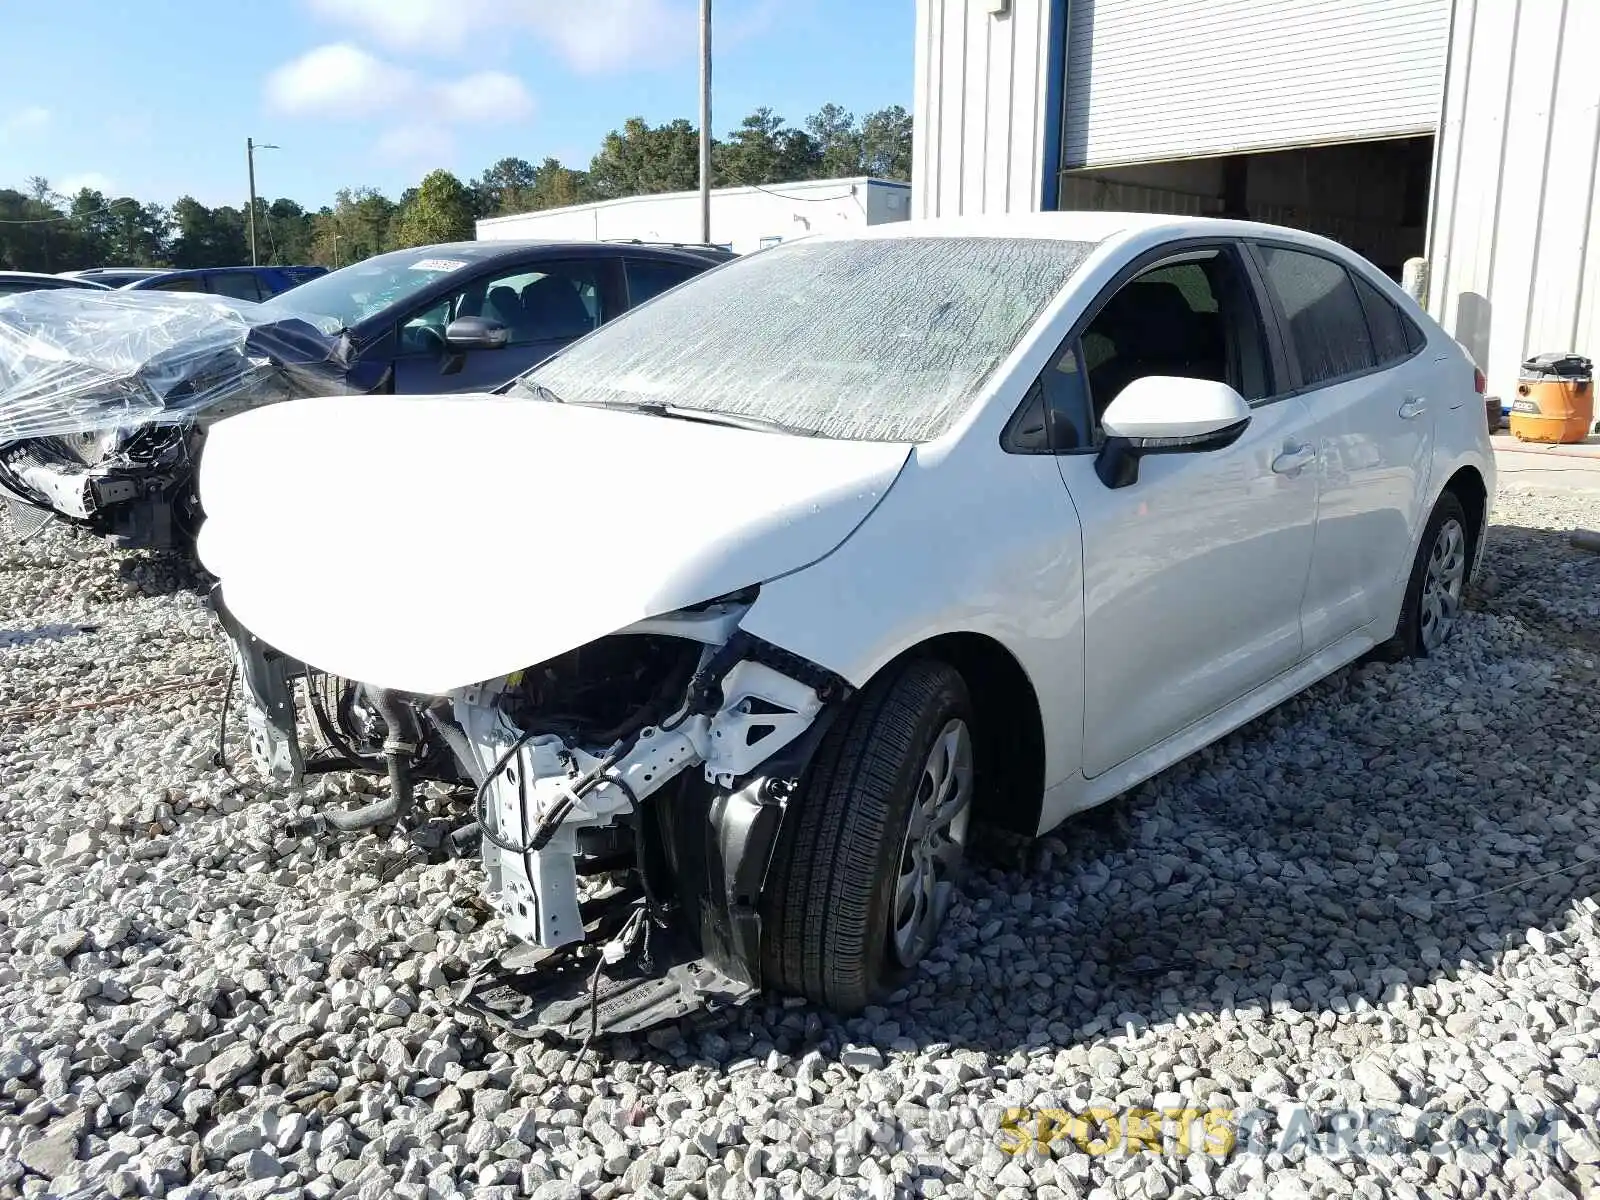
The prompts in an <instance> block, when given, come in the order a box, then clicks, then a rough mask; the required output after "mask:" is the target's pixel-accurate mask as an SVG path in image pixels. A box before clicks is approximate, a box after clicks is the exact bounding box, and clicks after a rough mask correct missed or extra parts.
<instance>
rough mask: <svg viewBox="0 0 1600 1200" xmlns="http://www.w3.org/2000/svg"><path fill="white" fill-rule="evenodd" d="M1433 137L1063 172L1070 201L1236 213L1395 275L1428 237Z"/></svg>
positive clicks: (1124, 208) (1067, 204) (1071, 204)
mask: <svg viewBox="0 0 1600 1200" xmlns="http://www.w3.org/2000/svg"><path fill="white" fill-rule="evenodd" d="M1432 164H1433V138H1432V137H1431V136H1428V137H1410V138H1388V139H1385V140H1383V141H1376V142H1351V143H1348V144H1345V145H1338V146H1312V147H1307V148H1305V149H1301V150H1276V151H1270V152H1267V153H1261V154H1230V155H1226V156H1223V157H1217V158H1195V159H1183V160H1180V161H1177V162H1158V163H1129V164H1126V165H1123V166H1117V167H1099V168H1091V169H1088V170H1078V171H1068V172H1065V173H1063V175H1062V178H1061V186H1060V189H1059V193H1058V200H1057V203H1058V205H1059V207H1061V208H1063V209H1075V208H1090V209H1101V210H1105V211H1112V212H1158V213H1173V214H1176V215H1183V216H1196V217H1238V218H1242V219H1245V220H1251V221H1266V222H1268V223H1270V224H1273V225H1288V226H1290V227H1292V228H1295V229H1305V230H1309V231H1310V232H1312V233H1320V234H1322V235H1323V236H1324V237H1330V238H1333V239H1334V240H1335V241H1338V242H1343V243H1344V244H1345V245H1346V246H1349V247H1350V248H1351V249H1352V250H1354V251H1356V253H1358V254H1361V255H1363V256H1365V257H1366V258H1368V259H1370V260H1371V261H1372V262H1373V264H1374V265H1376V266H1377V267H1378V268H1380V269H1381V270H1383V271H1385V272H1387V273H1388V274H1389V275H1390V276H1391V277H1392V278H1394V279H1396V280H1398V279H1399V278H1400V276H1401V271H1402V268H1403V267H1404V265H1405V261H1406V259H1408V258H1412V257H1415V256H1417V255H1420V254H1422V252H1423V250H1424V247H1425V245H1426V242H1427V221H1428V181H1429V174H1430V172H1431V169H1432Z"/></svg>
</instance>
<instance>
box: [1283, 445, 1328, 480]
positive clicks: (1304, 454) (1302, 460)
mask: <svg viewBox="0 0 1600 1200" xmlns="http://www.w3.org/2000/svg"><path fill="white" fill-rule="evenodd" d="M1316 461H1317V449H1316V447H1315V446H1312V445H1309V444H1306V445H1300V446H1290V447H1289V448H1288V449H1286V450H1285V451H1284V452H1283V453H1282V454H1280V455H1278V457H1277V458H1275V459H1273V460H1272V469H1273V471H1274V472H1276V473H1277V474H1279V475H1298V474H1299V473H1300V472H1301V470H1302V469H1304V468H1305V467H1307V466H1308V465H1310V464H1311V463H1314V462H1316Z"/></svg>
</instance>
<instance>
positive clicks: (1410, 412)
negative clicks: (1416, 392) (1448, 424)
mask: <svg viewBox="0 0 1600 1200" xmlns="http://www.w3.org/2000/svg"><path fill="white" fill-rule="evenodd" d="M1427 411H1428V402H1427V401H1426V400H1424V399H1423V398H1422V397H1421V396H1407V397H1406V400H1405V403H1404V404H1402V405H1401V406H1400V416H1401V418H1402V419H1404V420H1407V421H1410V420H1414V419H1415V418H1417V417H1420V416H1421V415H1422V414H1423V413H1425V412H1427Z"/></svg>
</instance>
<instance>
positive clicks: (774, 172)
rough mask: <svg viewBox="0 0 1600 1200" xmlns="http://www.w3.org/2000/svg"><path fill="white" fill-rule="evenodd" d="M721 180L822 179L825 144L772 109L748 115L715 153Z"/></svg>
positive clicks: (718, 179) (740, 183)
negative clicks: (795, 126) (792, 124)
mask: <svg viewBox="0 0 1600 1200" xmlns="http://www.w3.org/2000/svg"><path fill="white" fill-rule="evenodd" d="M712 157H713V161H714V162H715V164H716V166H717V170H716V175H717V182H719V183H723V184H731V185H734V186H739V185H749V184H763V183H790V182H793V181H795V180H800V179H816V178H819V176H818V174H817V172H818V169H819V168H820V167H821V165H822V147H821V146H820V145H819V144H818V142H817V140H816V139H815V138H813V137H812V136H811V135H810V134H808V133H806V132H805V131H804V130H800V129H792V128H790V127H789V126H788V125H786V124H785V123H784V120H783V118H782V117H780V116H777V115H776V114H774V113H773V111H772V110H771V109H770V108H758V109H756V111H755V112H753V113H751V114H750V115H749V116H748V117H746V118H745V119H744V120H743V121H742V122H741V123H740V125H739V128H738V129H736V130H734V132H733V133H732V135H731V136H729V138H728V140H727V141H726V142H723V143H722V144H721V145H720V146H718V147H717V153H714V154H713V156H712Z"/></svg>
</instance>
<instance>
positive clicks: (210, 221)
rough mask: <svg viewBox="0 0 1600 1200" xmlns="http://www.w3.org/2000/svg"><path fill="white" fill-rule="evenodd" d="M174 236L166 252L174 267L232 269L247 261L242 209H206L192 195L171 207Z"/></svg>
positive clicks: (224, 206)
mask: <svg viewBox="0 0 1600 1200" xmlns="http://www.w3.org/2000/svg"><path fill="white" fill-rule="evenodd" d="M172 224H173V226H174V227H175V229H176V231H177V234H176V236H175V237H174V238H173V239H172V245H171V248H170V251H169V254H170V257H171V259H172V265H173V266H175V267H236V266H239V265H241V264H242V263H247V262H249V261H250V238H249V235H248V233H247V232H246V230H245V214H244V212H243V211H242V210H240V209H237V208H233V207H231V206H229V205H223V206H222V207H221V208H207V207H206V206H205V205H204V204H201V203H200V202H199V201H198V200H196V199H195V198H194V197H193V196H181V197H179V199H178V202H177V203H176V204H174V205H173V206H172Z"/></svg>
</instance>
